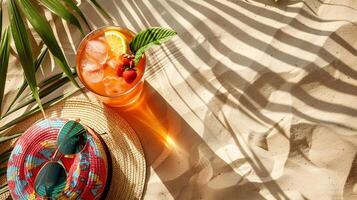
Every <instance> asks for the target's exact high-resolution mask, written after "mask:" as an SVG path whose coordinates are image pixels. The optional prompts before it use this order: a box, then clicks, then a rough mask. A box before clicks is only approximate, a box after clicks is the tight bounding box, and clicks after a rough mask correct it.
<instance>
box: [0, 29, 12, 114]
mask: <svg viewBox="0 0 357 200" xmlns="http://www.w3.org/2000/svg"><path fill="white" fill-rule="evenodd" d="M9 56H10V30H9V29H6V30H5V31H4V35H3V37H2V38H1V41H0V117H1V107H2V100H3V97H4V91H5V82H6V74H7V68H8V64H9Z"/></svg>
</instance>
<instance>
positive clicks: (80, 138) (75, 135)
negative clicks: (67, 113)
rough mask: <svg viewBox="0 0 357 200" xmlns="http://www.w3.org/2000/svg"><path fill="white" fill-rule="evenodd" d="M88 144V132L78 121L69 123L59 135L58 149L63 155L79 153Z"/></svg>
mask: <svg viewBox="0 0 357 200" xmlns="http://www.w3.org/2000/svg"><path fill="white" fill-rule="evenodd" d="M86 142H87V130H86V129H85V128H84V127H83V125H82V124H80V123H78V122H76V121H72V120H71V121H68V122H66V123H65V124H64V125H63V127H62V128H61V130H60V132H59V133H58V140H57V147H58V150H59V151H60V152H61V153H63V154H67V155H68V154H76V153H79V152H80V151H81V150H82V149H83V148H84V145H85V144H86Z"/></svg>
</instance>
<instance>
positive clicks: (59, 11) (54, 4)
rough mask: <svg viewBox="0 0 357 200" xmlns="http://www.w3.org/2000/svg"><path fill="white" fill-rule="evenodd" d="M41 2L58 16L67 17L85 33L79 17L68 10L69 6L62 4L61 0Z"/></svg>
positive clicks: (42, 0) (67, 19) (43, 0)
mask: <svg viewBox="0 0 357 200" xmlns="http://www.w3.org/2000/svg"><path fill="white" fill-rule="evenodd" d="M40 1H41V3H42V4H43V5H44V6H46V7H47V8H48V9H49V10H50V11H51V12H53V13H54V14H56V15H57V16H59V17H61V18H63V19H65V20H66V21H68V22H69V23H71V24H72V25H74V26H76V27H77V28H78V29H79V31H80V32H81V33H82V35H84V32H83V29H82V26H81V24H80V23H79V21H78V20H77V18H76V17H75V16H74V15H73V14H72V13H71V12H69V11H68V10H67V8H66V7H65V6H64V5H62V4H61V3H60V2H59V1H54V0H40Z"/></svg>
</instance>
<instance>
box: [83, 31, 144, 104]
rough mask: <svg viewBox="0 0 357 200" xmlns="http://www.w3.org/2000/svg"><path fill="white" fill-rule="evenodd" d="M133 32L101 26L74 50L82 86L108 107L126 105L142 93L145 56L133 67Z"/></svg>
mask: <svg viewBox="0 0 357 200" xmlns="http://www.w3.org/2000/svg"><path fill="white" fill-rule="evenodd" d="M134 36H135V35H134V33H133V32H132V31H130V30H128V29H125V28H120V27H114V26H110V27H103V28H100V29H98V30H95V31H93V32H91V33H90V34H88V35H87V36H86V37H85V38H84V39H83V41H82V42H81V43H80V45H79V48H78V50H77V58H76V64H77V73H78V76H79V78H80V80H81V82H82V83H83V85H84V86H85V87H86V88H87V89H88V90H90V91H91V92H93V93H95V94H96V96H97V97H98V98H99V99H100V100H101V101H102V102H103V103H106V104H108V105H110V106H115V107H120V106H127V105H130V104H132V103H133V102H135V101H136V100H137V99H138V98H139V96H140V94H141V91H142V88H143V82H144V79H143V77H144V72H145V56H144V55H143V56H142V57H141V59H140V60H139V61H138V62H137V63H136V64H135V62H134V56H133V55H132V54H131V52H130V48H129V44H130V42H131V40H132V39H133V38H134Z"/></svg>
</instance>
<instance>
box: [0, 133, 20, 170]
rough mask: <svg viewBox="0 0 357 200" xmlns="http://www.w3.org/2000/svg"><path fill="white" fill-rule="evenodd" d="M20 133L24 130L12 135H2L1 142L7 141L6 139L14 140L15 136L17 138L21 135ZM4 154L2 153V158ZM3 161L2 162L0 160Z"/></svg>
mask: <svg viewBox="0 0 357 200" xmlns="http://www.w3.org/2000/svg"><path fill="white" fill-rule="evenodd" d="M20 135H22V132H19V133H14V134H12V135H9V136H1V137H0V144H1V143H3V142H6V141H9V140H12V139H14V138H17V137H19V136H20ZM2 157H3V156H2V155H1V156H0V158H2ZM0 163H1V162H0Z"/></svg>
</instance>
